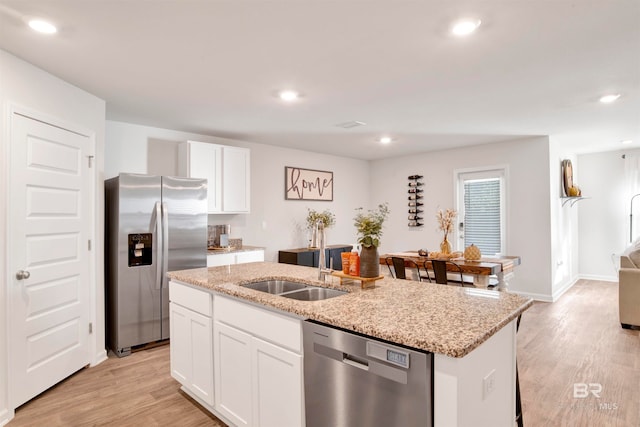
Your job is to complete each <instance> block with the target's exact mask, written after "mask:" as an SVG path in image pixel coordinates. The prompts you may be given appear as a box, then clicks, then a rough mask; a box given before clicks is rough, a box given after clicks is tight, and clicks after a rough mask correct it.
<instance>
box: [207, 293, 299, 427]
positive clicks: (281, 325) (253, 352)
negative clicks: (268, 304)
mask: <svg viewBox="0 0 640 427" xmlns="http://www.w3.org/2000/svg"><path fill="white" fill-rule="evenodd" d="M218 308H219V310H218ZM214 313H215V315H214V318H215V321H214V324H213V329H214V339H213V348H214V366H215V369H214V378H215V393H216V403H215V409H216V410H217V411H219V412H220V413H221V414H222V415H223V416H224V417H226V418H227V419H228V420H229V421H231V422H232V423H233V424H235V425H237V426H260V427H271V426H304V423H305V422H304V410H303V408H304V395H303V377H302V376H303V364H302V355H301V349H300V350H297V349H296V347H297V340H298V339H299V336H300V330H299V329H298V332H297V335H298V337H295V335H294V339H293V340H289V339H287V340H286V341H282V342H278V341H279V336H280V335H279V333H281V332H282V330H283V329H284V330H287V331H289V332H291V331H292V330H293V331H294V333H295V326H298V327H299V321H298V320H296V319H291V318H285V317H284V316H282V315H279V314H278V313H274V312H270V311H269V310H265V309H261V308H258V307H255V306H252V305H249V304H245V303H242V302H239V301H235V300H230V299H228V298H225V297H218V296H216V299H215V308H214ZM248 319H253V320H254V321H255V323H253V322H251V321H250V320H248ZM292 328H293V329H292ZM272 330H275V331H280V332H274V333H273V334H271V332H270V331H272ZM267 340H269V341H267ZM278 344H280V345H278ZM285 347H288V348H285ZM292 348H293V349H294V350H296V351H293V350H292Z"/></svg>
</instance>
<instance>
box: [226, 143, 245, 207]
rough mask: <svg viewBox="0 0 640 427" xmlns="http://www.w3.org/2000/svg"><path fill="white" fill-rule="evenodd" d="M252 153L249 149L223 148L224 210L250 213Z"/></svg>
mask: <svg viewBox="0 0 640 427" xmlns="http://www.w3.org/2000/svg"><path fill="white" fill-rule="evenodd" d="M250 179H251V151H250V150H249V149H248V148H239V147H227V146H223V147H222V210H223V211H224V212H227V213H235V212H238V213H246V212H249V207H250V206H249V205H250V203H249V195H250V193H251V191H250V189H251V182H250Z"/></svg>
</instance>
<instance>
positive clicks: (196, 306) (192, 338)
mask: <svg viewBox="0 0 640 427" xmlns="http://www.w3.org/2000/svg"><path fill="white" fill-rule="evenodd" d="M169 300H170V304H169V318H170V328H171V330H170V336H171V344H170V346H171V348H170V352H171V376H172V377H173V378H175V379H176V380H178V382H180V383H181V384H182V385H183V386H184V387H185V388H186V389H187V390H188V391H189V392H190V393H191V394H193V395H195V396H196V397H197V398H199V399H200V400H202V402H204V403H206V404H207V405H209V406H211V407H213V404H214V398H213V392H214V387H213V343H212V341H213V325H212V322H213V321H212V318H211V309H212V301H211V300H212V295H211V294H210V293H209V292H205V291H200V290H197V289H194V288H191V287H189V286H185V285H181V284H178V283H175V282H170V284H169Z"/></svg>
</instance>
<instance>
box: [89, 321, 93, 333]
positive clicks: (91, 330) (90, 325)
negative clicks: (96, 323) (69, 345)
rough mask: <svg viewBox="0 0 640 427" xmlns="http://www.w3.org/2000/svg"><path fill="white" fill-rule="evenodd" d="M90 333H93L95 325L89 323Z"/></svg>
mask: <svg viewBox="0 0 640 427" xmlns="http://www.w3.org/2000/svg"><path fill="white" fill-rule="evenodd" d="M89 333H90V334H92V333H93V323H91V322H89Z"/></svg>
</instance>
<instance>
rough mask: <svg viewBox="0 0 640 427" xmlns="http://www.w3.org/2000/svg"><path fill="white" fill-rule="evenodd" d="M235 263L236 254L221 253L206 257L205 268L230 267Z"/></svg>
mask: <svg viewBox="0 0 640 427" xmlns="http://www.w3.org/2000/svg"><path fill="white" fill-rule="evenodd" d="M235 263H236V254H233V253H226V254H225V253H222V254H213V255H207V267H220V266H223V265H232V264H235Z"/></svg>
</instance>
